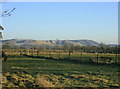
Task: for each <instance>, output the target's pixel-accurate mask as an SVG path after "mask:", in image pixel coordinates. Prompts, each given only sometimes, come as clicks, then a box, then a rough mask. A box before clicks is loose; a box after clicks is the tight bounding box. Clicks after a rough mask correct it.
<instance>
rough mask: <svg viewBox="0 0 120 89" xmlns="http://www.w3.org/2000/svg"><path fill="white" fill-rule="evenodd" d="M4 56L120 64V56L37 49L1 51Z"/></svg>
mask: <svg viewBox="0 0 120 89" xmlns="http://www.w3.org/2000/svg"><path fill="white" fill-rule="evenodd" d="M3 50H4V52H5V53H6V55H27V56H37V57H46V58H52V59H56V60H73V61H79V62H97V63H109V64H111V63H117V64H119V63H120V60H119V56H120V54H110V53H97V52H96V53H85V52H82V51H63V50H38V49H3Z"/></svg>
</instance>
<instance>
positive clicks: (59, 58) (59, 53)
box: [58, 51, 61, 59]
mask: <svg viewBox="0 0 120 89" xmlns="http://www.w3.org/2000/svg"><path fill="white" fill-rule="evenodd" d="M60 53H61V52H60V51H59V55H58V56H59V57H58V58H59V59H60Z"/></svg>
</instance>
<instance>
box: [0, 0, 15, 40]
mask: <svg viewBox="0 0 120 89" xmlns="http://www.w3.org/2000/svg"><path fill="white" fill-rule="evenodd" d="M4 2H7V0H0V4H3V3H4ZM14 10H15V8H13V9H11V10H4V11H2V10H0V17H6V16H11V15H12V12H13V11H14ZM0 30H4V28H3V27H2V26H1V25H0ZM0 39H2V32H0Z"/></svg>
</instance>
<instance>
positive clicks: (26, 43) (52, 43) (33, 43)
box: [2, 39, 99, 47]
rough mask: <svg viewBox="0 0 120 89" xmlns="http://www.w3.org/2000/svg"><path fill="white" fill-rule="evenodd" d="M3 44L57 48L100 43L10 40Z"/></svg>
mask: <svg viewBox="0 0 120 89" xmlns="http://www.w3.org/2000/svg"><path fill="white" fill-rule="evenodd" d="M2 43H3V44H5V43H9V44H10V45H16V46H20V47H22V46H23V47H33V46H56V45H74V46H77V45H78V46H99V43H97V42H95V41H93V40H31V39H9V40H3V41H2Z"/></svg>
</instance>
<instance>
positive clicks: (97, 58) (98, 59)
mask: <svg viewBox="0 0 120 89" xmlns="http://www.w3.org/2000/svg"><path fill="white" fill-rule="evenodd" d="M97 62H99V53H97Z"/></svg>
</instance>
